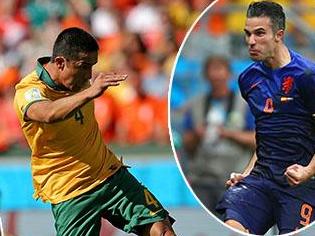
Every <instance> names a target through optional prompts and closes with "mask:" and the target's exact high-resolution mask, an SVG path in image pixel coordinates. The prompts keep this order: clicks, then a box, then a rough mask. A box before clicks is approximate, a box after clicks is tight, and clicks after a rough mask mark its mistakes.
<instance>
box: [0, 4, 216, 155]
mask: <svg viewBox="0 0 315 236" xmlns="http://www.w3.org/2000/svg"><path fill="white" fill-rule="evenodd" d="M181 2H182V3H183V5H184V6H185V12H186V14H187V15H189V16H190V17H189V18H190V20H189V21H186V22H185V23H184V24H177V23H174V22H175V21H174V20H173V19H174V18H173V17H172V16H171V14H173V13H172V11H169V9H174V8H172V7H171V5H172V2H169V1H165V0H160V1H153V0H70V1H49V0H4V1H1V3H0V13H1V14H0V18H1V23H0V39H1V40H0V69H1V74H0V91H1V98H0V112H1V115H2V117H4V115H3V114H7V115H6V116H5V118H3V119H1V121H0V127H1V128H0V146H1V147H0V149H1V150H2V151H3V150H8V149H10V147H12V146H14V145H15V144H16V143H22V147H23V142H24V140H20V137H21V133H20V130H19V129H18V124H17V123H15V121H14V120H15V116H11V115H10V114H14V113H12V112H13V108H12V107H11V100H12V94H11V90H12V89H13V88H14V85H15V83H16V82H17V81H18V80H19V79H20V78H21V77H22V76H23V75H25V74H26V73H29V72H30V71H31V70H34V68H35V64H34V61H36V58H38V57H39V56H41V55H47V56H49V53H50V52H51V48H50V45H52V41H54V39H55V37H56V35H57V33H58V32H60V30H61V29H62V28H67V27H72V26H77V27H81V28H84V29H86V30H88V31H90V32H91V33H93V34H94V35H95V36H96V38H97V39H98V41H99V44H100V53H99V60H98V64H97V65H96V66H95V70H96V71H103V72H109V71H114V72H115V71H117V72H122V73H127V74H130V77H129V78H128V79H127V81H129V82H126V83H124V84H122V86H120V87H119V88H117V89H113V90H111V91H108V92H106V94H104V95H103V96H102V97H100V98H99V99H97V100H96V101H95V111H96V118H97V120H98V122H99V126H100V128H101V132H102V135H103V137H104V139H105V141H106V142H126V144H128V142H129V143H132V144H142V143H147V142H155V143H162V144H167V145H169V137H168V128H167V92H168V91H167V90H168V83H169V78H170V76H171V71H172V67H173V62H174V61H175V57H176V54H177V50H178V48H179V46H180V43H181V41H182V39H183V38H184V35H185V32H186V31H187V29H188V27H189V26H190V24H191V23H192V22H193V20H194V18H195V17H197V16H198V14H199V13H200V12H201V11H202V8H204V7H205V6H206V5H207V2H210V1H207V0H203V1H201V2H200V3H198V1H194V2H195V3H193V1H191V0H182V1H181ZM202 2H203V3H202ZM178 32H180V33H178ZM178 35H180V36H178ZM137 84H138V85H137ZM124 109H126V110H128V111H129V112H131V113H128V114H133V115H134V116H133V117H132V116H131V117H130V118H132V119H130V120H132V122H133V121H135V122H136V123H135V124H137V125H136V126H138V130H137V132H136V131H134V130H133V127H132V123H130V121H123V118H120V116H126V113H124ZM137 114H138V115H137ZM139 114H141V115H139ZM127 117H128V116H127ZM118 123H122V124H123V125H122V126H120V127H119V126H118ZM139 127H140V128H139ZM124 129H125V130H124ZM12 130H14V134H13V132H9V131H12ZM135 133H137V134H136V136H137V137H135V138H132V137H134V134H135ZM1 150H0V152H1Z"/></svg>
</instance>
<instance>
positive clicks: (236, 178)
mask: <svg viewBox="0 0 315 236" xmlns="http://www.w3.org/2000/svg"><path fill="white" fill-rule="evenodd" d="M256 161H257V156H256V152H255V153H254V155H253V156H252V158H251V159H250V160H249V162H248V164H247V166H246V168H245V170H244V172H243V173H234V172H233V173H231V175H230V179H228V180H227V181H226V182H225V185H226V186H227V187H232V186H234V185H235V184H237V183H238V182H240V181H241V180H242V179H244V178H245V177H246V176H247V175H249V174H250V172H251V171H252V169H253V168H254V165H255V163H256Z"/></svg>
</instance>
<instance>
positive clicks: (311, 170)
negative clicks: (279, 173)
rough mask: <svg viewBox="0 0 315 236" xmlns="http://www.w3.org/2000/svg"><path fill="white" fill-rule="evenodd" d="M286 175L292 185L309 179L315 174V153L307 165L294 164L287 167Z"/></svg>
mask: <svg viewBox="0 0 315 236" xmlns="http://www.w3.org/2000/svg"><path fill="white" fill-rule="evenodd" d="M284 175H285V176H286V177H287V180H288V182H289V184H290V185H292V186H295V185H298V184H301V183H303V182H305V181H307V180H309V179H310V178H311V177H312V176H314V175H315V155H314V156H313V158H312V160H311V162H310V163H309V164H308V165H307V166H302V165H298V164H293V165H291V166H289V167H288V168H287V169H286V171H285V173H284Z"/></svg>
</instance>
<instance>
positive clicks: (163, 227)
mask: <svg viewBox="0 0 315 236" xmlns="http://www.w3.org/2000/svg"><path fill="white" fill-rule="evenodd" d="M147 232H149V233H148V234H145V236H176V234H175V232H174V230H173V228H172V226H171V224H170V223H169V221H168V220H164V221H159V222H155V223H153V224H152V225H150V226H149V230H148V231H147Z"/></svg>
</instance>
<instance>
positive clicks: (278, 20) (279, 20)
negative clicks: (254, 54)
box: [246, 1, 285, 33]
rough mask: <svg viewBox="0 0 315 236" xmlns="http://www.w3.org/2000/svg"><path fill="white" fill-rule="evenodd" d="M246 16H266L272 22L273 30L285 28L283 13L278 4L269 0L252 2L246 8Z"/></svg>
mask: <svg viewBox="0 0 315 236" xmlns="http://www.w3.org/2000/svg"><path fill="white" fill-rule="evenodd" d="M246 16H247V17H248V18H251V17H261V16H267V17H269V18H270V20H271V23H272V30H273V32H274V33H275V32H277V31H278V30H285V14H284V11H283V8H282V6H281V5H280V4H278V3H275V2H271V1H260V2H252V3H251V4H250V5H249V6H248V9H247V14H246Z"/></svg>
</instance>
